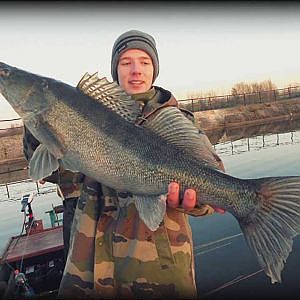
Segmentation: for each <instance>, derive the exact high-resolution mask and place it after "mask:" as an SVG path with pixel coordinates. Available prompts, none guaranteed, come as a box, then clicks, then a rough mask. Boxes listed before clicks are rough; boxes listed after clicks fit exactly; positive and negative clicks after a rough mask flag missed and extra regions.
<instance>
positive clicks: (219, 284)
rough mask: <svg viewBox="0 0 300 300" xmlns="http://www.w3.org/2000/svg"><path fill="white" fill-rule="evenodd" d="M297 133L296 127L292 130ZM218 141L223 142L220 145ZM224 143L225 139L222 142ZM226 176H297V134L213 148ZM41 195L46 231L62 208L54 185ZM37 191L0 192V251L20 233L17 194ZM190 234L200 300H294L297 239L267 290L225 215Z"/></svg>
mask: <svg viewBox="0 0 300 300" xmlns="http://www.w3.org/2000/svg"><path fill="white" fill-rule="evenodd" d="M298 128H299V127H298ZM220 140H224V139H220ZM225 140H226V139H225ZM215 149H216V151H217V153H218V154H219V155H220V157H221V158H222V160H223V162H224V165H225V168H226V172H227V173H229V174H231V175H233V176H237V177H241V178H257V177H264V176H280V175H300V160H299V150H300V130H299V129H297V130H292V131H288V132H280V133H278V134H264V135H259V136H254V137H251V138H248V137H247V138H240V139H238V140H234V141H226V142H222V143H218V144H216V145H215ZM38 187H39V190H40V192H41V194H39V195H37V196H36V198H35V199H34V202H33V203H32V208H33V212H34V215H35V217H36V218H38V219H42V220H43V222H44V227H49V226H50V219H49V216H48V214H46V213H45V211H47V210H50V209H51V207H52V205H59V204H61V203H62V201H61V199H60V198H59V197H58V196H57V194H56V192H55V191H56V189H55V185H53V184H51V183H46V184H45V185H43V186H41V185H38ZM28 191H37V187H36V184H35V183H32V182H30V181H28V182H26V183H15V184H12V185H10V186H9V192H10V197H11V200H10V201H7V192H6V187H5V186H0V228H1V231H0V251H1V252H2V250H3V249H4V247H5V245H6V243H7V240H8V238H9V237H10V236H11V235H17V234H19V233H20V231H21V229H22V224H23V213H21V212H20V210H21V205H20V197H21V195H22V192H28ZM190 223H191V227H192V230H193V240H194V255H195V268H196V280H197V287H198V292H199V295H200V296H201V297H202V298H203V299H251V298H254V299H280V298H283V297H284V298H289V299H290V298H298V297H299V296H300V284H299V283H300V279H299V276H298V271H299V266H300V237H297V238H296V239H294V246H293V251H292V253H291V254H290V256H289V257H288V260H287V263H286V265H285V268H284V270H283V272H282V279H283V283H282V284H275V285H272V284H271V283H270V280H269V278H268V277H267V276H266V275H265V274H264V272H261V271H260V267H259V265H258V263H257V260H256V258H255V257H254V256H253V254H252V253H251V252H250V250H249V248H248V246H247V244H246V242H245V239H244V237H243V235H242V234H241V231H240V228H239V225H238V223H237V221H236V220H235V218H234V217H233V216H231V215H230V214H229V213H225V214H224V215H218V214H214V215H212V216H206V217H201V218H194V217H190Z"/></svg>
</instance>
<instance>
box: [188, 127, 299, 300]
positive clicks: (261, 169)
mask: <svg viewBox="0 0 300 300" xmlns="http://www.w3.org/2000/svg"><path fill="white" fill-rule="evenodd" d="M215 148H216V151H217V153H218V154H219V155H220V157H221V158H222V160H223V162H224V165H225V168H226V172H227V173H229V174H231V175H233V176H236V177H240V178H258V177H267V176H280V175H300V159H299V152H300V130H297V131H293V132H287V133H281V134H272V135H264V136H256V137H252V138H250V139H248V138H247V139H240V140H237V141H234V142H230V141H228V142H226V143H221V144H217V145H216V146H215ZM190 223H191V227H192V230H193V240H194V255H195V266H196V280H197V286H198V292H199V295H201V297H202V298H204V299H281V298H288V299H290V298H292V299H294V298H295V299H296V298H299V296H300V285H299V284H300V279H299V275H298V272H299V266H300V236H298V237H296V238H295V239H294V245H293V251H292V253H291V254H290V256H289V257H288V259H287V263H286V264H285V267H284V270H283V272H282V280H283V282H282V283H281V284H271V281H270V279H269V277H267V276H266V275H265V273H264V272H262V271H261V268H260V267H259V265H258V263H257V260H256V257H255V256H254V255H253V254H252V253H251V251H250V249H249V248H248V245H247V244H246V241H245V239H244V236H243V234H242V233H241V230H240V227H239V225H238V223H237V221H236V220H235V218H234V217H233V216H232V215H230V214H229V213H225V214H224V215H218V214H214V215H212V216H206V217H202V218H195V217H190Z"/></svg>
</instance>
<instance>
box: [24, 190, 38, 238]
mask: <svg viewBox="0 0 300 300" xmlns="http://www.w3.org/2000/svg"><path fill="white" fill-rule="evenodd" d="M34 196H35V193H33V192H30V193H26V194H24V195H22V197H21V206H22V207H21V212H24V214H25V219H24V226H25V230H26V234H32V233H35V232H40V231H42V230H43V223H42V220H35V219H34V216H33V211H32V207H31V202H32V201H33V198H34ZM26 210H27V212H26ZM26 217H27V218H28V220H27V221H26Z"/></svg>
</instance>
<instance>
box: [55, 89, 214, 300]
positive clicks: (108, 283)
mask: <svg viewBox="0 0 300 300" xmlns="http://www.w3.org/2000/svg"><path fill="white" fill-rule="evenodd" d="M155 90H156V93H159V94H160V95H161V96H164V97H161V96H160V97H156V98H155V97H153V98H152V99H151V100H149V101H148V102H147V101H146V102H145V103H144V104H143V103H141V108H142V111H143V115H144V116H145V117H147V115H148V114H150V113H152V112H153V111H155V109H157V108H159V107H161V106H168V105H174V106H177V101H176V100H175V98H174V97H173V96H172V95H171V93H170V92H168V91H165V90H163V89H161V88H158V87H156V88H155ZM185 113H186V114H188V115H189V116H188V117H190V118H192V117H193V115H192V114H191V113H189V112H185ZM127 197H130V196H129V195H126V194H117V192H116V191H114V190H111V189H109V188H108V187H106V186H104V185H101V184H99V183H96V182H95V181H93V180H90V179H89V178H87V177H86V180H85V183H84V185H83V189H82V194H81V197H80V198H79V202H78V206H77V209H76V212H75V217H74V222H73V228H72V234H71V243H70V244H71V246H70V251H69V255H68V259H67V263H66V267H65V270H64V274H63V278H62V281H61V285H60V289H59V297H63V298H70V299H71V298H72V299H73V298H80V299H81V298H85V297H87V298H98V299H99V298H105V299H111V298H116V299H119V298H120V299H122V298H123V299H127V298H133V299H134V298H141V299H144V298H146V299H147V298H149V299H154V298H155V299H163V298H171V299H172V298H176V299H178V298H186V299H187V298H188V299H191V298H196V296H197V293H196V284H195V271H194V257H193V241H192V232H191V228H190V225H189V222H188V216H187V215H186V214H184V213H182V212H180V211H178V210H176V209H172V208H168V207H167V210H166V214H165V217H164V219H163V222H162V223H161V224H160V226H159V228H158V229H157V230H156V231H154V232H152V231H150V230H149V229H148V228H147V227H146V226H145V224H144V223H143V221H142V220H141V219H140V218H139V216H138V212H137V210H136V208H135V205H134V204H133V203H131V204H128V205H126V199H127ZM84 204H85V205H84ZM212 211H213V210H212V209H211V208H209V207H204V208H201V209H198V215H203V214H206V213H207V212H208V213H212Z"/></svg>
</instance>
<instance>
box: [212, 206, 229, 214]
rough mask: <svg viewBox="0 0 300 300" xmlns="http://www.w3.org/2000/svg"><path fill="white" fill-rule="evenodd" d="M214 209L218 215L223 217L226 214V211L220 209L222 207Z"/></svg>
mask: <svg viewBox="0 0 300 300" xmlns="http://www.w3.org/2000/svg"><path fill="white" fill-rule="evenodd" d="M213 209H214V210H215V212H216V213H218V214H221V215H223V214H225V212H226V210H225V209H223V208H220V207H215V206H213Z"/></svg>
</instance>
